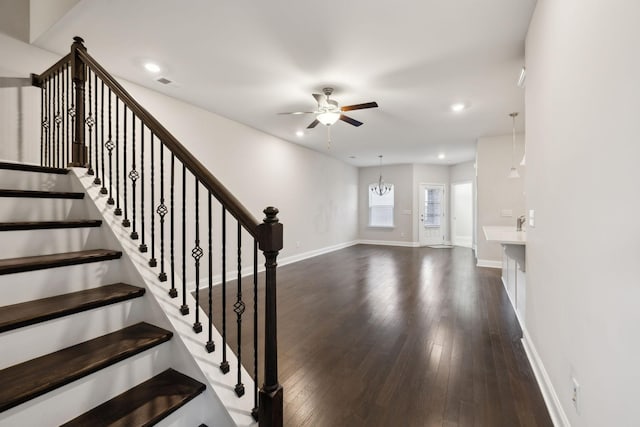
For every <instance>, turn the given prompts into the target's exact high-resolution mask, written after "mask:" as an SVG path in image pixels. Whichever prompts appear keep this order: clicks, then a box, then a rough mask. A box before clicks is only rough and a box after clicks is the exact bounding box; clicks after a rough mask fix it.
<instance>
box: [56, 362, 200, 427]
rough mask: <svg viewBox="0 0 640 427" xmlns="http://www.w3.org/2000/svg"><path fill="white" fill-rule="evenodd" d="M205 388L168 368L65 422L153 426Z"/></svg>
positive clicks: (80, 426)
mask: <svg viewBox="0 0 640 427" xmlns="http://www.w3.org/2000/svg"><path fill="white" fill-rule="evenodd" d="M204 390H205V385H204V384H202V383H201V382H199V381H196V380H194V379H193V378H191V377H188V376H186V375H184V374H181V373H180V372H178V371H175V370H173V369H167V370H166V371H164V372H162V373H161V374H158V375H156V376H155V377H153V378H151V379H149V380H147V381H145V382H143V383H141V384H139V385H137V386H135V387H134V388H132V389H130V390H128V391H126V392H124V393H122V394H121V395H119V396H116V397H114V398H113V399H111V400H109V401H107V402H105V403H103V404H102V405H100V406H97V407H95V408H93V409H92V410H90V411H88V412H86V413H84V414H82V415H80V416H79V417H77V418H74V419H73V420H71V421H69V422H68V423H66V424H63V426H64V427H84V426H86V427H94V426H109V427H128V426H152V425H154V424H156V423H157V422H159V421H160V420H162V419H163V418H165V417H167V416H168V415H169V414H171V413H172V412H174V411H176V410H177V409H178V408H180V407H181V406H183V405H184V404H186V403H187V402H189V401H190V400H191V399H193V398H194V397H196V396H198V395H199V394H200V393H202V392H203V391H204Z"/></svg>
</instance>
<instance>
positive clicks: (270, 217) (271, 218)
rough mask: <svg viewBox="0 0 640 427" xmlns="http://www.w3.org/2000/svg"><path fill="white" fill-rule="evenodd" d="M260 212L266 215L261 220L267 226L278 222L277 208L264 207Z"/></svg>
mask: <svg viewBox="0 0 640 427" xmlns="http://www.w3.org/2000/svg"><path fill="white" fill-rule="evenodd" d="M262 212H264V214H265V215H266V217H265V218H264V219H263V220H262V221H263V222H265V223H267V224H272V223H275V222H279V220H278V212H280V211H279V210H278V208H274V207H273V206H268V207H266V208H265V209H264V210H263V211H262Z"/></svg>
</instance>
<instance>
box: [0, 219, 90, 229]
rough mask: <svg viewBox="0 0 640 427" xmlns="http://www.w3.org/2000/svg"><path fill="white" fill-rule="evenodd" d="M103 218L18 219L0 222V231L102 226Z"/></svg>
mask: <svg viewBox="0 0 640 427" xmlns="http://www.w3.org/2000/svg"><path fill="white" fill-rule="evenodd" d="M101 225H102V220H99V219H81V220H72V221H18V222H0V231H18V230H48V229H54V228H84V227H100V226H101Z"/></svg>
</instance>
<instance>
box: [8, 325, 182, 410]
mask: <svg viewBox="0 0 640 427" xmlns="http://www.w3.org/2000/svg"><path fill="white" fill-rule="evenodd" d="M172 335H173V334H172V333H171V332H169V331H167V330H164V329H161V328H158V327H157V326H153V325H150V324H148V323H144V322H142V323H138V324H136V325H133V326H129V327H127V328H124V329H120V330H119V331H116V332H112V333H110V334H106V335H103V336H101V337H98V338H94V339H92V340H89V341H85V342H83V343H80V344H76V345H74V346H71V347H67V348H65V349H63V350H60V351H56V352H55V353H50V354H47V355H45V356H41V357H38V358H35V359H32V360H29V361H26V362H23V363H20V364H18V365H14V366H11V367H8V368H5V369H2V370H0V384H2V387H0V412H2V411H5V410H7V409H9V408H13V407H14V406H17V405H19V404H21V403H24V402H27V401H28V400H30V399H33V398H35V397H37V396H40V395H42V394H45V393H47V392H49V391H51V390H54V389H56V388H58V387H62V386H63V385H66V384H69V383H70V382H73V381H75V380H77V379H79V378H82V377H84V376H87V375H89V374H92V373H94V372H96V371H99V370H100V369H103V368H106V367H107V366H110V365H113V364H114V363H117V362H119V361H121V360H124V359H126V358H127V357H131V356H133V355H135V354H138V353H141V352H143V351H145V350H147V349H150V348H152V347H154V346H156V345H159V344H161V343H163V342H165V341H168V340H169V339H171V337H172Z"/></svg>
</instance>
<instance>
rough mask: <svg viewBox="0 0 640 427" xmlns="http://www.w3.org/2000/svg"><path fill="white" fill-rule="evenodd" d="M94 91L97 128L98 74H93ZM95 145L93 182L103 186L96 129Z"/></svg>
mask: <svg viewBox="0 0 640 427" xmlns="http://www.w3.org/2000/svg"><path fill="white" fill-rule="evenodd" d="M93 89H94V91H95V92H94V93H93V98H94V100H93V101H94V104H93V105H94V109H95V112H96V126H98V75H97V74H96V73H93ZM94 143H95V145H94V146H93V151H94V154H95V160H96V162H95V167H96V169H95V171H96V177H95V178H94V180H93V183H94V184H95V185H100V184H102V181H101V180H100V169H99V167H100V163H99V162H98V160H99V159H98V151H99V150H98V129H97V128H96V132H95V140H94ZM89 145H91V141H89Z"/></svg>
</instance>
